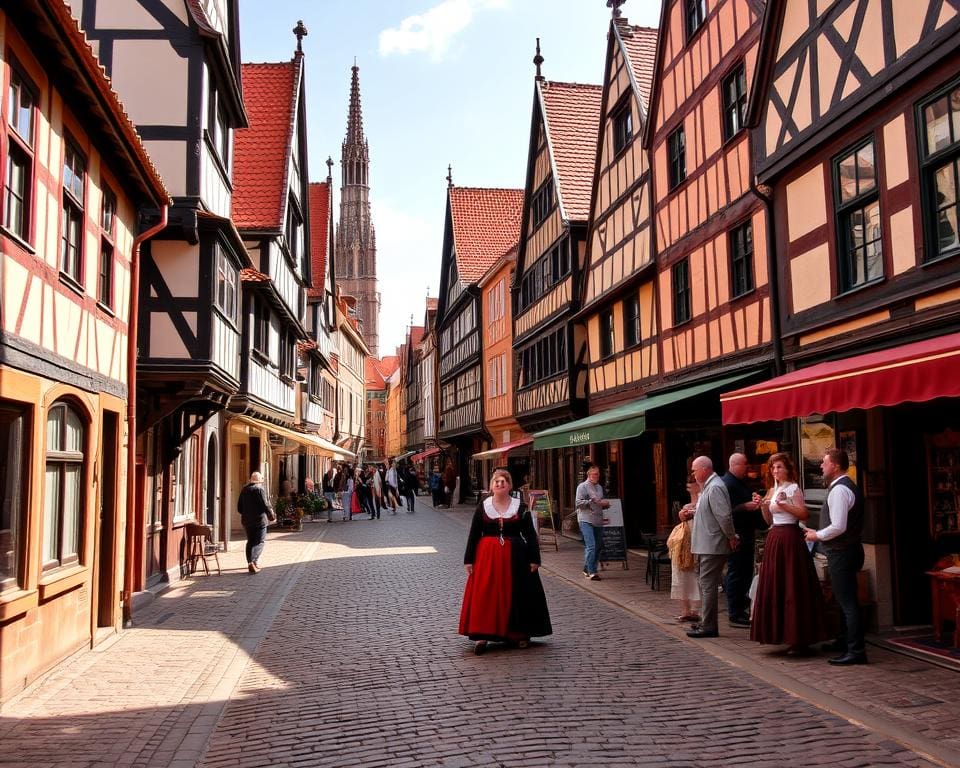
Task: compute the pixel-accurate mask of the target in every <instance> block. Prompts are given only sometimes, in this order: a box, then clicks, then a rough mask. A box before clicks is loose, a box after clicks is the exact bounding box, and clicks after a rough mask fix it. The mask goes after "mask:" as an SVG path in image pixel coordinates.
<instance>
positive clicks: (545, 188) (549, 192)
mask: <svg viewBox="0 0 960 768" xmlns="http://www.w3.org/2000/svg"><path fill="white" fill-rule="evenodd" d="M552 210H553V174H550V175H549V176H547V178H545V179H544V180H543V181H542V182H541V183H540V186H539V187H537V191H536V192H534V193H533V195H531V198H530V215H531V217H532V219H533V229H536V228H537V227H539V226H540V225H541V224H543V222H544V221H545V220H546V218H547V216H549V215H550V211H552Z"/></svg>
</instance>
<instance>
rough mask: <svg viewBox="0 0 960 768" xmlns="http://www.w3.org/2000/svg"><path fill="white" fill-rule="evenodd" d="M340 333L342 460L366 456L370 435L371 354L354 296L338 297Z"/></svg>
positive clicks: (336, 360) (337, 360)
mask: <svg viewBox="0 0 960 768" xmlns="http://www.w3.org/2000/svg"><path fill="white" fill-rule="evenodd" d="M336 310H337V314H336V323H337V325H336V330H335V332H334V334H333V339H332V340H333V347H334V350H335V353H334V368H335V370H336V372H337V417H336V425H337V431H336V435H335V436H334V439H335V442H336V444H337V445H338V446H339V447H340V448H341V450H340V457H342V458H346V459H355V458H356V457H357V456H361V455H363V451H364V444H365V440H364V436H365V435H366V426H367V425H366V421H367V417H366V394H365V392H364V382H365V381H366V372H367V367H366V359H367V357H369V356H370V350H369V349H367V345H366V344H365V343H364V341H363V337H362V336H361V334H360V321H359V320H358V319H357V315H356V303H355V300H354V298H353V297H352V296H343V295H342V294H341V295H339V296H338V297H337V301H336Z"/></svg>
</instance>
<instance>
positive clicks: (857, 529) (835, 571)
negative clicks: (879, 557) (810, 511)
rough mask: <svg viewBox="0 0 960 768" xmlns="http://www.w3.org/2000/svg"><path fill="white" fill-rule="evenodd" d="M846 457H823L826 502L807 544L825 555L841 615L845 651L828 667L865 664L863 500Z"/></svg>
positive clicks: (835, 451)
mask: <svg viewBox="0 0 960 768" xmlns="http://www.w3.org/2000/svg"><path fill="white" fill-rule="evenodd" d="M849 466H850V462H849V459H848V458H847V454H846V453H845V452H844V451H841V450H839V449H837V448H831V449H830V450H829V451H827V452H826V454H825V455H824V457H823V462H822V463H821V464H820V470H821V471H822V472H823V479H824V480H825V481H826V482H827V483H828V488H829V490H828V491H827V499H826V501H824V503H823V508H822V509H821V510H820V522H821V524H822V525H823V527H822V528H820V530H817V531H814V530H812V529H811V530H808V531H807V532H806V534H805V536H806V539H807V541H809V542H816V543H817V544H818V545H819V546H820V548H821V549H822V550H823V552H825V553H826V555H827V567H828V568H829V569H830V586H831V587H832V589H833V595H834V597H836V599H837V603H838V604H839V605H840V609H841V610H842V611H843V619H844V625H845V626H844V633H843V634H842V635H841V637H840V638H838V640H837V644H838V645H845V648H846V651H845V652H844V653H843V654H841V655H840V656H838V657H837V658H835V659H830V663H831V664H836V665H840V666H847V665H850V664H866V663H867V652H866V646H865V644H864V639H863V620H862V617H861V615H860V602H859V600H858V598H857V573H859V571H860V569H861V568H862V567H863V543H862V542H861V533H862V531H863V499H862V497H861V496H860V490H859V489H858V488H857V484H856V483H855V482H853V480H851V479H850V477H849V476H848V475H847V468H848V467H849Z"/></svg>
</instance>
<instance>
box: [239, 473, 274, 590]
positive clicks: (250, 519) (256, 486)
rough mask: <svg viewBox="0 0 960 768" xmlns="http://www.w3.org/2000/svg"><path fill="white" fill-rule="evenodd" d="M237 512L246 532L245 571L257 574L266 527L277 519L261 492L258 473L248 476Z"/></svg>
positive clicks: (265, 538) (262, 491)
mask: <svg viewBox="0 0 960 768" xmlns="http://www.w3.org/2000/svg"><path fill="white" fill-rule="evenodd" d="M237 512H239V513H240V520H241V522H242V523H243V528H244V530H245V531H246V532H247V570H248V571H250V573H258V572H259V571H260V566H259V565H258V564H257V561H258V560H259V559H260V555H262V554H263V546H264V544H265V543H266V540H267V525H268V524H269V523H271V522H273V521H274V520H276V519H277V516H276V515H275V514H274V513H273V506H272V505H271V504H270V500H269V499H268V498H267V492H266V491H264V490H263V475H261V474H260V473H259V472H254V473H253V474H252V475H250V482H249V483H247V484H246V485H245V486H243V489H242V490H241V491H240V496H239V497H238V498H237Z"/></svg>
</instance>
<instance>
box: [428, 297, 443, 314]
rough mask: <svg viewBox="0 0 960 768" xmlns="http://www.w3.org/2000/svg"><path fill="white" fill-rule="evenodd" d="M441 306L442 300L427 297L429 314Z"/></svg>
mask: <svg viewBox="0 0 960 768" xmlns="http://www.w3.org/2000/svg"><path fill="white" fill-rule="evenodd" d="M439 306H440V299H438V298H437V297H436V296H427V311H428V312H429V311H430V310H431V309H436V308H437V307H439Z"/></svg>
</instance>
